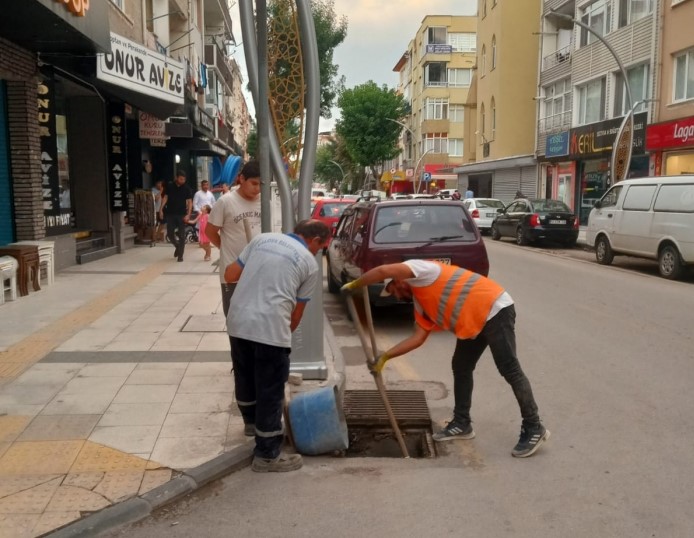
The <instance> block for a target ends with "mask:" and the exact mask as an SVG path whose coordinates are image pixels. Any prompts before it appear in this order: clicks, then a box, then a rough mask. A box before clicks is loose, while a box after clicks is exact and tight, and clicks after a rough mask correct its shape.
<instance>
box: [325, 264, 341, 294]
mask: <svg viewBox="0 0 694 538" xmlns="http://www.w3.org/2000/svg"><path fill="white" fill-rule="evenodd" d="M327 267H328V292H329V293H340V284H339V283H338V282H337V281H336V280H335V279H334V278H333V274H332V272H331V271H330V260H328V263H327Z"/></svg>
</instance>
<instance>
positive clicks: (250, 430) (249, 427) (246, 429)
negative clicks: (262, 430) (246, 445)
mask: <svg viewBox="0 0 694 538" xmlns="http://www.w3.org/2000/svg"><path fill="white" fill-rule="evenodd" d="M243 434H244V435H245V436H246V437H255V424H244V425H243Z"/></svg>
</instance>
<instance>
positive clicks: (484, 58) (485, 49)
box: [480, 45, 487, 76]
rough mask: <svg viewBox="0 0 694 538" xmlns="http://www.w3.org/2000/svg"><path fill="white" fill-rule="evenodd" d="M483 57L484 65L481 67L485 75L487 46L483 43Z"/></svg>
mask: <svg viewBox="0 0 694 538" xmlns="http://www.w3.org/2000/svg"><path fill="white" fill-rule="evenodd" d="M481 58H482V60H481V63H482V65H481V66H480V67H481V71H482V75H483V76H484V73H485V71H486V70H487V47H485V46H484V45H482V56H481Z"/></svg>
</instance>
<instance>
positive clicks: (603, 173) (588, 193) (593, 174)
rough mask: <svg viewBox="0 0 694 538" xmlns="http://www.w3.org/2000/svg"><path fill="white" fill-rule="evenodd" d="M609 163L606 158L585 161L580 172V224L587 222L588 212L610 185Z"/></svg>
mask: <svg viewBox="0 0 694 538" xmlns="http://www.w3.org/2000/svg"><path fill="white" fill-rule="evenodd" d="M609 169H610V163H609V160H607V159H599V160H595V161H585V162H584V163H583V170H582V172H581V205H580V208H579V209H580V215H579V216H580V219H581V225H583V226H585V225H586V224H588V214H589V213H590V210H591V209H592V208H593V204H595V202H596V201H597V200H599V199H600V198H601V197H602V195H603V194H605V191H606V190H607V189H608V188H609V186H610V174H609Z"/></svg>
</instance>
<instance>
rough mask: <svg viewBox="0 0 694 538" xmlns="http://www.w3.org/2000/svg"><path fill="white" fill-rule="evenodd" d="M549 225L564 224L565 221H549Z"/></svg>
mask: <svg viewBox="0 0 694 538" xmlns="http://www.w3.org/2000/svg"><path fill="white" fill-rule="evenodd" d="M549 223H550V224H566V221H565V220H550V221H549Z"/></svg>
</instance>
